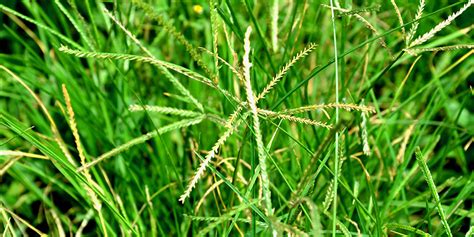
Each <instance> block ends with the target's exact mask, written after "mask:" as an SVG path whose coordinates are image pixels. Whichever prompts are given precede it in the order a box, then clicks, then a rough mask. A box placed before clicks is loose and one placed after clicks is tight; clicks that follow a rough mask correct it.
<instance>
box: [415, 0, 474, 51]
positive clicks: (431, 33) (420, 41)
mask: <svg viewBox="0 0 474 237" xmlns="http://www.w3.org/2000/svg"><path fill="white" fill-rule="evenodd" d="M473 3H474V0H469V2H467V3H466V4H464V6H462V7H461V9H459V10H458V11H457V12H455V13H453V14H451V15H450V16H449V17H448V18H447V19H446V20H444V21H442V22H441V23H439V24H438V25H436V26H435V27H434V28H433V29H431V30H430V31H428V32H427V33H425V34H424V35H422V36H420V37H418V38H417V39H416V40H414V41H413V42H411V43H410V48H412V47H415V46H417V45H420V44H423V43H424V42H426V41H428V40H430V39H431V38H433V36H434V35H435V34H436V33H438V32H439V31H441V30H442V29H443V28H445V27H446V26H448V25H449V24H451V22H452V21H453V20H454V19H456V17H458V16H459V15H461V14H462V13H463V12H464V11H466V10H467V8H469V7H470V6H471V5H472V4H473Z"/></svg>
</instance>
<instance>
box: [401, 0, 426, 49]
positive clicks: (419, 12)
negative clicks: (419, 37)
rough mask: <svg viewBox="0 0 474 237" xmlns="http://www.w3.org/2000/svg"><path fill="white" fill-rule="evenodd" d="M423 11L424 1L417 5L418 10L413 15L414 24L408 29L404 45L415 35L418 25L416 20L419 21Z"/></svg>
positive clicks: (421, 0)
mask: <svg viewBox="0 0 474 237" xmlns="http://www.w3.org/2000/svg"><path fill="white" fill-rule="evenodd" d="M424 9H425V0H420V4H419V5H418V10H417V11H416V15H415V22H414V23H413V25H412V26H411V28H410V31H409V32H408V34H407V36H406V43H407V44H409V43H410V41H411V40H412V39H413V37H414V36H415V34H416V30H417V29H418V25H419V24H420V23H419V22H418V20H420V18H421V15H423V10H424Z"/></svg>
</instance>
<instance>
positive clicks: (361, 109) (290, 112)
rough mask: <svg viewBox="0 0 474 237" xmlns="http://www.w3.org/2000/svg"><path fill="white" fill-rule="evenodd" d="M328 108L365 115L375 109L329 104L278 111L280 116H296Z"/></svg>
mask: <svg viewBox="0 0 474 237" xmlns="http://www.w3.org/2000/svg"><path fill="white" fill-rule="evenodd" d="M328 108H332V109H335V108H339V109H344V110H347V111H361V112H366V113H375V109H374V107H372V106H365V105H356V104H336V103H329V104H317V105H307V106H303V107H299V108H294V109H287V110H283V111H280V112H279V113H281V114H298V113H304V112H307V111H314V110H322V109H328Z"/></svg>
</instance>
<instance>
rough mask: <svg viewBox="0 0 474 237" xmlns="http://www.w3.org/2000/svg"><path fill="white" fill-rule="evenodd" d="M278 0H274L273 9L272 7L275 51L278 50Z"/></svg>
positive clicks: (273, 45) (272, 32)
mask: <svg viewBox="0 0 474 237" xmlns="http://www.w3.org/2000/svg"><path fill="white" fill-rule="evenodd" d="M278 1H279V0H273V4H272V9H271V18H272V21H271V27H270V28H271V30H272V31H271V35H272V36H271V37H272V48H273V52H277V51H278Z"/></svg>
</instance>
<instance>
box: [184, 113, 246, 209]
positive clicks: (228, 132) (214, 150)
mask: <svg viewBox="0 0 474 237" xmlns="http://www.w3.org/2000/svg"><path fill="white" fill-rule="evenodd" d="M235 117H236V116H235V113H233V114H232V115H231V117H230V118H229V120H228V123H229V126H227V130H226V131H225V132H224V134H223V135H222V136H221V137H220V138H219V139H218V140H217V142H216V143H215V144H214V146H212V148H211V150H210V151H209V153H208V154H207V155H206V157H205V159H204V161H203V162H202V163H201V165H200V166H199V168H198V169H197V171H196V173H195V174H194V176H193V178H192V179H191V181H190V182H189V184H188V186H187V187H186V190H185V191H184V193H183V194H182V195H181V196H180V197H179V201H180V202H181V203H184V202H185V201H186V199H187V198H188V197H189V195H191V192H192V191H193V189H194V187H195V186H196V184H197V182H198V181H199V179H200V178H201V176H202V175H203V174H204V171H206V167H207V166H208V165H209V162H210V161H211V160H212V158H214V157H215V155H216V153H217V152H218V150H219V148H220V147H221V146H222V145H223V144H224V143H225V141H226V140H227V138H229V137H230V136H231V135H232V134H233V133H234V131H235V130H236V129H237V128H238V126H239V125H240V122H241V120H237V121H235V124H233V125H232V124H231V123H232V122H233V120H234V119H235Z"/></svg>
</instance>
